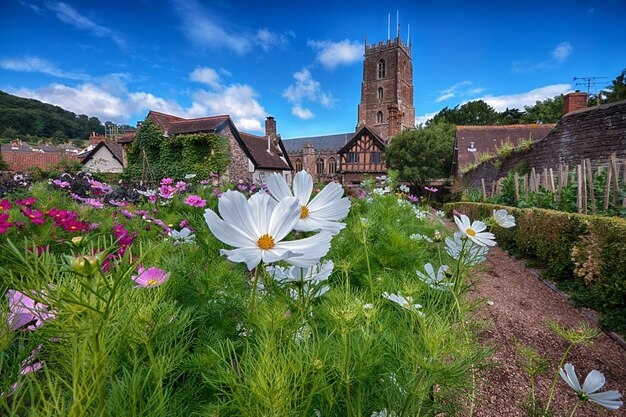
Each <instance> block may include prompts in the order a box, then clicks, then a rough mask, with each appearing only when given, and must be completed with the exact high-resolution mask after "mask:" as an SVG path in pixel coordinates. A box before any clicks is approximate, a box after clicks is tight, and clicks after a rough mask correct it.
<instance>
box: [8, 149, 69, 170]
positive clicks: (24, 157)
mask: <svg viewBox="0 0 626 417" xmlns="http://www.w3.org/2000/svg"><path fill="white" fill-rule="evenodd" d="M1 153H2V159H3V160H4V161H5V162H6V163H7V164H8V165H9V170H10V171H27V170H29V169H32V168H41V169H44V170H46V169H49V168H50V166H51V165H55V164H58V163H59V162H61V161H64V160H74V161H76V160H77V158H76V156H75V155H73V154H68V153H66V152H61V151H58V152H40V151H32V150H30V149H29V150H22V149H20V150H12V149H11V147H10V146H6V147H5V146H4V145H3V146H2V152H1Z"/></svg>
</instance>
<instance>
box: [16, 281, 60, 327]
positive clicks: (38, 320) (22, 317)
mask: <svg viewBox="0 0 626 417" xmlns="http://www.w3.org/2000/svg"><path fill="white" fill-rule="evenodd" d="M6 297H7V298H8V299H9V327H11V329H12V330H18V329H20V328H22V327H24V326H26V325H28V327H27V328H28V330H35V329H36V328H37V327H41V326H43V323H44V321H46V320H48V319H49V318H53V317H54V316H55V313H54V311H49V308H48V306H46V305H45V304H42V303H38V302H36V301H35V300H33V299H32V298H30V297H29V296H27V295H26V294H24V293H21V292H19V291H16V290H8V291H7V293H6Z"/></svg>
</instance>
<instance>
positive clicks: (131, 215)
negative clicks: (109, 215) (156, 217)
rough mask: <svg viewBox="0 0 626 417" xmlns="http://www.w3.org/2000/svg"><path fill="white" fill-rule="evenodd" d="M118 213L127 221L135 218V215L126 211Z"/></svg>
mask: <svg viewBox="0 0 626 417" xmlns="http://www.w3.org/2000/svg"><path fill="white" fill-rule="evenodd" d="M120 213H121V214H123V215H124V217H126V218H127V219H132V218H133V217H136V215H135V214H133V213H131V212H130V211H128V210H126V209H122V210H120Z"/></svg>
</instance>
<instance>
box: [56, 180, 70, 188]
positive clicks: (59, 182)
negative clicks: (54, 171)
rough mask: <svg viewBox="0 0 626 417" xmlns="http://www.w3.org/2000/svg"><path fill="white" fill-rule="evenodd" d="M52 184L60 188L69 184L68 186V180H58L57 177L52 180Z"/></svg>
mask: <svg viewBox="0 0 626 417" xmlns="http://www.w3.org/2000/svg"><path fill="white" fill-rule="evenodd" d="M52 184H54V185H56V186H57V187H60V188H67V187H69V186H70V183H69V182H67V181H61V180H58V179H57V180H54V181H52Z"/></svg>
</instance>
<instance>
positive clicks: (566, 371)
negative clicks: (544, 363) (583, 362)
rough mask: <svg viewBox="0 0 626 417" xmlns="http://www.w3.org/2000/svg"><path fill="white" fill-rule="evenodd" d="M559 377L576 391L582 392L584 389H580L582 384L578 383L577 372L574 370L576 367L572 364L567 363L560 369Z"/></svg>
mask: <svg viewBox="0 0 626 417" xmlns="http://www.w3.org/2000/svg"><path fill="white" fill-rule="evenodd" d="M559 375H561V378H563V380H564V381H565V382H567V385H569V386H570V387H572V389H573V390H574V391H576V392H577V393H578V392H581V391H582V388H580V382H578V377H577V376H576V371H575V370H574V365H572V364H571V363H566V364H565V365H564V366H563V368H561V369H559Z"/></svg>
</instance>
